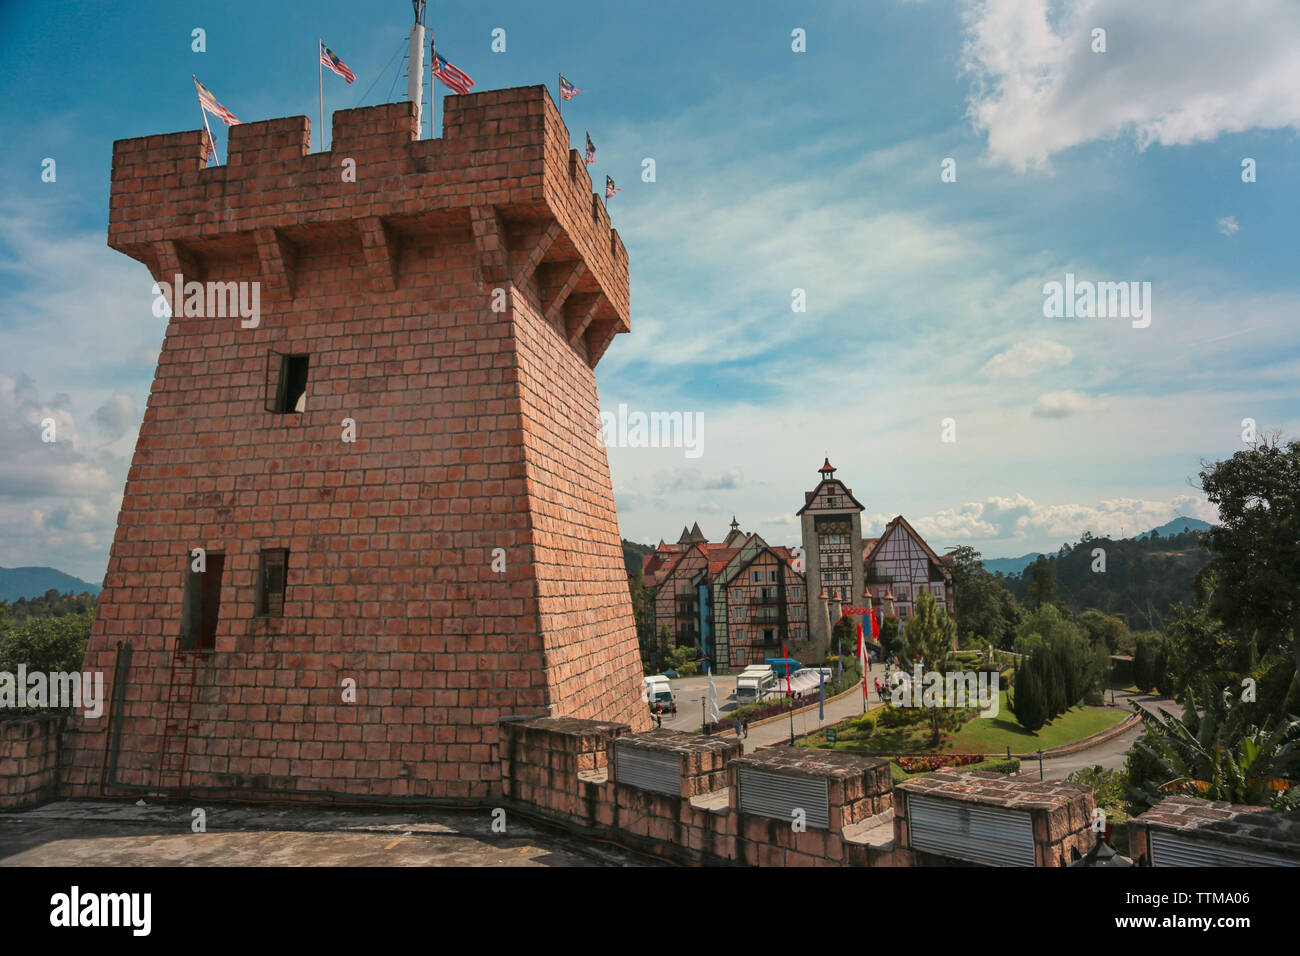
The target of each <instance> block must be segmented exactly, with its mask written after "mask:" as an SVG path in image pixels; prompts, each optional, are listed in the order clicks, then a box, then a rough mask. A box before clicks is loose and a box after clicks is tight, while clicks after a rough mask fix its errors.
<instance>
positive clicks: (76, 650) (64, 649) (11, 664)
mask: <svg viewBox="0 0 1300 956" xmlns="http://www.w3.org/2000/svg"><path fill="white" fill-rule="evenodd" d="M94 620H95V612H94V611H81V612H79V613H76V614H67V615H64V616H62V617H31V618H27V619H26V620H23V621H21V622H18V623H12V622H11V623H10V624H8V625H7V626H6V627H5V629H4V630H3V631H0V672H7V673H10V674H16V673H17V671H18V665H19V664H23V665H25V666H26V668H27V670H28V671H29V672H41V673H47V674H48V673H71V672H73V671H79V670H81V664H82V661H83V659H84V658H85V656H86V643H87V642H88V641H89V639H90V626H91V624H92V623H93V622H94Z"/></svg>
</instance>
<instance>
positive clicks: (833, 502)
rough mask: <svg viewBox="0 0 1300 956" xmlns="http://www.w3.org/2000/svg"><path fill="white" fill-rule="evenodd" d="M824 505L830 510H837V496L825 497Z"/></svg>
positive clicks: (838, 501) (838, 503) (838, 504)
mask: <svg viewBox="0 0 1300 956" xmlns="http://www.w3.org/2000/svg"><path fill="white" fill-rule="evenodd" d="M826 504H827V505H828V506H829V507H831V508H838V507H839V506H840V498H839V495H830V496H829V497H827V499H826Z"/></svg>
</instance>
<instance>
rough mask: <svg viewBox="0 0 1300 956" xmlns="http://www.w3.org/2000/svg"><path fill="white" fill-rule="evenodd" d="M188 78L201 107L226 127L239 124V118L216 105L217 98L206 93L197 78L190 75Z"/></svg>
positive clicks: (205, 88) (218, 104) (206, 90)
mask: <svg viewBox="0 0 1300 956" xmlns="http://www.w3.org/2000/svg"><path fill="white" fill-rule="evenodd" d="M190 78H191V79H193V80H194V90H195V92H197V93H198V94H199V105H200V106H201V107H203V108H204V109H205V110H207V111H208V112H209V113H211V114H212V115H213V116H215V117H217V118H218V119H220V120H221V121H222V122H223V123H225V124H226V125H227V126H237V125H238V124H239V118H238V117H237V116H235V114H234V113H232V112H230V110H228V109H226V108H225V107H224V106H222V105H221V104H220V103H218V102H217V98H216V97H215V96H213V95H212V94H211V93H209V92H208V88H207V87H206V86H204V85H203V84H202V83H200V82H199V78H198V77H197V76H195V75H194V74H193V73H191V74H190Z"/></svg>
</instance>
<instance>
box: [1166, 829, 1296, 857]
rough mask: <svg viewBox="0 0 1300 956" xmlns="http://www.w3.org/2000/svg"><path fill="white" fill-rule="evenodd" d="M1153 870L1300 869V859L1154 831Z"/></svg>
mask: <svg viewBox="0 0 1300 956" xmlns="http://www.w3.org/2000/svg"><path fill="white" fill-rule="evenodd" d="M1149 832H1150V834H1151V865H1152V866H1300V859H1296V858H1294V857H1292V858H1290V859H1288V858H1287V857H1284V856H1274V855H1272V854H1269V853H1255V852H1253V851H1251V850H1246V849H1238V848H1237V847H1231V846H1224V845H1222V844H1220V843H1210V842H1208V841H1206V840H1197V839H1196V838H1194V837H1188V836H1184V835H1183V834H1181V833H1165V832H1164V831H1162V830H1151V831H1149Z"/></svg>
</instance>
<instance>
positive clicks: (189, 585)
mask: <svg viewBox="0 0 1300 956" xmlns="http://www.w3.org/2000/svg"><path fill="white" fill-rule="evenodd" d="M203 567H204V569H203V570H202V571H195V570H194V563H193V559H192V558H191V560H190V563H189V564H188V565H187V569H186V572H185V598H184V601H183V603H182V604H181V643H180V647H181V650H183V651H194V650H198V651H210V650H212V649H213V648H214V647H216V646H217V619H218V615H219V614H220V611H221V573H222V572H223V571H224V570H225V568H226V556H225V555H224V554H223V553H222V552H220V551H208V552H206V553H205V554H204V556H203Z"/></svg>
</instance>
